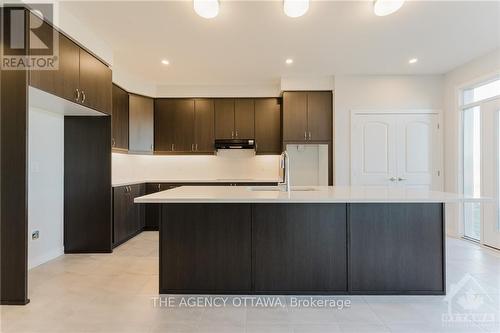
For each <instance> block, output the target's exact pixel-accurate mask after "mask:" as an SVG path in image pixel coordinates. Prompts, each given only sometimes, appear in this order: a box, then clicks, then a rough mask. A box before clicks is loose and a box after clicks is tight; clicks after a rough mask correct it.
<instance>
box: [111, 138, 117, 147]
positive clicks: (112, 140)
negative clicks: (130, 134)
mask: <svg viewBox="0 0 500 333" xmlns="http://www.w3.org/2000/svg"><path fill="white" fill-rule="evenodd" d="M114 146H116V141H115V138H111V147H114Z"/></svg>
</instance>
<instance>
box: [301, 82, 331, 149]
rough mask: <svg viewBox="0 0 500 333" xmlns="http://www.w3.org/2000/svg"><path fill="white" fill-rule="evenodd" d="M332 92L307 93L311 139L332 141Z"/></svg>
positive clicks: (308, 124)
mask: <svg viewBox="0 0 500 333" xmlns="http://www.w3.org/2000/svg"><path fill="white" fill-rule="evenodd" d="M332 126H333V122H332V93H331V92H329V91H313V92H308V93H307V130H308V137H307V138H308V140H310V141H332V139H333V138H332Z"/></svg>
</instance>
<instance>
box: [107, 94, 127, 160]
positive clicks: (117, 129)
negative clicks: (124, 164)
mask: <svg viewBox="0 0 500 333" xmlns="http://www.w3.org/2000/svg"><path fill="white" fill-rule="evenodd" d="M112 96H113V112H112V114H111V133H112V134H111V147H113V148H114V149H124V150H128V148H129V96H128V93H127V92H126V91H125V90H123V89H122V88H120V87H118V86H117V85H114V84H113V88H112Z"/></svg>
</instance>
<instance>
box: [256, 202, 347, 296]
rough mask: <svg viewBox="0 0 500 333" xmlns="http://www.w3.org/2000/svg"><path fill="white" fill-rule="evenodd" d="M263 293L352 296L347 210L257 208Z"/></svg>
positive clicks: (340, 207) (331, 207) (324, 206)
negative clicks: (349, 290)
mask: <svg viewBox="0 0 500 333" xmlns="http://www.w3.org/2000/svg"><path fill="white" fill-rule="evenodd" d="M252 218H253V227H252V239H253V248H254V265H255V266H254V276H255V291H256V292H257V293H259V292H261V293H269V292H271V293H272V292H279V293H294V292H305V291H307V292H312V293H314V292H347V240H346V230H347V220H346V204H295V203H294V204H280V203H278V204H254V205H253V211H252Z"/></svg>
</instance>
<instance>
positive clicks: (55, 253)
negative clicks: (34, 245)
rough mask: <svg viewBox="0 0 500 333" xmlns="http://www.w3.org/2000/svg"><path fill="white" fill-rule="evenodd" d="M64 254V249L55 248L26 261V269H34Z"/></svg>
mask: <svg viewBox="0 0 500 333" xmlns="http://www.w3.org/2000/svg"><path fill="white" fill-rule="evenodd" d="M63 254H64V247H60V248H56V249H53V250H51V251H48V252H46V253H42V254H40V255H37V256H35V257H34V258H30V259H29V260H28V269H32V268H35V267H36V266H39V265H41V264H44V263H46V262H47V261H50V260H52V259H55V258H57V257H59V256H61V255H63Z"/></svg>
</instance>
